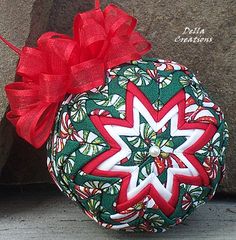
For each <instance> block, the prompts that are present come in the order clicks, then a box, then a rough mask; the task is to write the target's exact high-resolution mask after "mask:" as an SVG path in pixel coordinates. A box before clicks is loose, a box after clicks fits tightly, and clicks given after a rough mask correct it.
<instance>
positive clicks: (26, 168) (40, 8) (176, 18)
mask: <svg viewBox="0 0 236 240" xmlns="http://www.w3.org/2000/svg"><path fill="white" fill-rule="evenodd" d="M109 2H110V1H102V3H103V4H102V5H105V4H107V3H109ZM113 3H116V4H118V5H120V6H122V7H123V8H124V9H125V10H126V11H128V12H129V13H130V14H133V15H134V16H135V17H137V18H138V20H139V23H138V29H139V31H141V32H142V33H143V34H144V35H145V36H146V38H147V39H149V40H150V41H151V42H152V44H153V50H152V52H151V53H149V54H148V55H149V56H155V57H159V58H165V59H166V58H167V59H172V60H175V61H177V62H179V63H182V64H183V65H186V66H188V67H189V68H190V69H191V70H192V71H193V72H195V73H196V75H197V77H198V79H199V80H200V81H201V82H202V83H203V84H204V85H205V87H206V88H207V89H208V91H209V93H210V95H211V96H212V98H213V99H214V100H215V101H216V102H217V103H218V104H219V105H220V106H221V107H222V109H223V111H224V112H225V115H226V119H227V121H228V124H229V127H230V132H231V138H230V147H229V148H228V154H227V175H226V179H225V181H224V184H223V188H222V189H221V190H222V191H225V192H228V193H234V194H235V193H236V186H235V184H234V182H235V181H236V162H235V160H234V155H235V154H236V148H235V145H236V139H235V137H236V134H235V132H236V124H235V116H234V114H235V112H236V111H235V107H236V106H235V105H236V104H235V95H236V79H235V77H236V68H235V63H236V61H235V58H236V42H235V36H236V33H235V29H236V28H235V22H236V16H235V14H234V11H233V9H235V8H236V2H235V1H233V0H232V1H230V0H223V1H221V0H215V1H210V0H204V1H194V0H182V1H171V0H158V1H157V0H142V1H140V0H135V1H134V0H131V1H126V0H119V1H115V0H114V1H113ZM92 6H93V1H87V0H86V1H85V0H84V1H78V0H70V1H67V0H36V1H33V0H25V1H14V0H1V4H0V16H1V18H0V33H1V34H2V35H3V36H5V37H6V38H8V39H9V40H10V41H12V42H13V43H15V44H16V45H17V46H18V47H20V46H22V45H23V44H24V42H26V43H27V44H28V45H35V41H36V39H37V37H38V36H39V35H40V34H41V33H42V32H43V31H46V30H52V31H58V32H61V33H69V34H70V33H71V26H72V22H73V17H74V15H75V14H76V12H77V11H84V10H89V9H91V8H92ZM189 29H191V30H189ZM190 31H191V33H192V34H189V32H190ZM184 32H187V33H184ZM190 37H192V38H194V37H197V38H201V37H202V38H204V39H205V40H204V41H205V42H202V43H193V42H180V40H181V39H182V41H189V40H190V39H189V38H190ZM184 39H187V40H184ZM0 56H1V57H0V79H1V81H0V84H1V85H0V86H1V89H3V85H4V84H5V83H7V82H10V81H13V80H14V68H15V65H16V62H17V56H15V54H14V53H12V52H11V51H9V50H8V49H7V48H6V47H5V46H4V45H3V44H0ZM1 94H2V95H1V98H2V99H3V101H2V102H1V104H0V106H1V107H0V112H1V114H2V115H3V113H4V111H5V107H6V101H5V100H4V99H5V97H4V94H3V91H1ZM3 123H4V124H3ZM3 123H2V125H1V126H0V156H1V157H0V166H1V163H2V165H3V162H5V161H7V163H6V165H5V167H4V168H3V170H2V177H1V182H2V183H10V182H11V183H12V182H17V183H26V182H27V183H28V182H45V181H48V180H49V178H48V174H47V170H46V164H45V152H44V150H42V151H36V150H33V148H32V147H30V146H29V145H28V144H26V143H25V142H24V141H22V140H21V139H19V138H18V137H17V136H16V135H15V133H14V130H13V129H12V127H11V126H9V123H7V122H6V121H3ZM6 129H9V130H6ZM3 152H4V154H2V153H3Z"/></svg>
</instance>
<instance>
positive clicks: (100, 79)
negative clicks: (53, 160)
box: [6, 5, 151, 148]
mask: <svg viewBox="0 0 236 240" xmlns="http://www.w3.org/2000/svg"><path fill="white" fill-rule="evenodd" d="M135 26H136V19H135V18H133V17H132V16H129V15H128V14H127V13H126V12H124V11H123V10H121V9H119V8H118V7H117V6H115V5H109V6H107V7H106V8H105V9H104V11H102V10H101V9H100V8H97V9H94V10H91V11H89V12H85V13H82V14H78V15H77V16H76V17H75V21H74V37H72V38H71V37H69V36H67V35H63V34H58V33H55V32H48V33H45V34H43V35H42V36H41V37H40V38H39V39H38V41H37V47H36V48H30V47H24V48H23V49H22V51H21V53H20V60H19V64H18V67H17V74H18V75H20V76H21V77H22V81H21V82H15V83H12V84H9V85H7V86H6V93H7V97H8V99H9V103H10V108H11V110H10V112H8V114H7V118H8V119H9V120H10V121H11V122H12V123H13V124H14V125H15V126H16V130H17V133H18V134H19V135H20V136H21V137H22V138H24V139H25V140H26V141H28V142H29V143H31V144H32V145H33V146H34V147H36V148H39V147H41V146H42V145H43V144H44V143H45V142H46V140H47V138H48V136H49V134H50V131H51V129H52V126H53V123H54V120H55V116H56V113H57V111H58V107H59V104H60V102H61V101H62V100H63V98H64V97H65V95H66V94H68V93H69V94H78V93H82V92H85V91H88V90H91V89H92V88H95V87H98V86H100V85H103V84H104V78H105V70H106V69H109V68H112V67H114V66H116V65H119V64H121V63H124V62H127V61H130V60H136V59H139V58H140V57H141V56H142V55H143V54H145V53H146V52H147V51H149V50H150V48H151V45H150V43H149V42H147V41H146V40H145V39H144V38H143V37H142V36H141V35H140V34H139V33H138V32H136V31H134V29H135Z"/></svg>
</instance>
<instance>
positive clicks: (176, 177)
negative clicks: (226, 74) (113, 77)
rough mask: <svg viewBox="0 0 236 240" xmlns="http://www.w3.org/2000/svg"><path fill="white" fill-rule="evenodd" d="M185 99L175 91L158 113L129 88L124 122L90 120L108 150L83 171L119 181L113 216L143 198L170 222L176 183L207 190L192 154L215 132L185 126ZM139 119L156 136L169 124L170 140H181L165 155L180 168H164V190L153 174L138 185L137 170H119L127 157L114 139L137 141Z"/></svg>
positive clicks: (205, 124)
mask: <svg viewBox="0 0 236 240" xmlns="http://www.w3.org/2000/svg"><path fill="white" fill-rule="evenodd" d="M186 97H189V95H187V94H185V92H184V90H180V91H179V92H178V93H177V94H176V95H175V96H174V97H173V98H172V99H170V100H169V101H168V102H167V103H166V104H165V105H164V106H163V107H162V108H161V109H160V110H156V109H155V108H154V107H153V106H152V104H151V103H150V101H149V100H148V99H147V98H146V96H145V95H144V94H143V93H142V92H141V91H140V90H139V88H138V87H137V86H135V85H134V84H133V83H132V82H129V83H128V84H127V92H126V117H125V119H118V118H112V117H106V116H98V115H93V116H90V119H91V121H92V122H93V124H94V126H95V127H96V128H97V129H98V130H99V131H100V133H101V134H102V136H103V138H104V139H105V140H106V141H107V142H108V143H109V145H110V149H109V150H107V151H105V152H103V153H101V154H100V155H98V156H97V157H95V158H94V159H92V160H91V161H90V162H88V163H87V164H86V165H85V166H84V167H83V171H84V172H85V173H87V174H91V175H95V176H102V177H116V178H120V179H122V183H121V189H120V193H119V196H118V199H117V203H116V204H117V205H116V210H117V211H118V212H121V211H124V210H126V209H127V208H129V207H132V206H133V205H134V204H136V203H138V202H140V201H142V200H143V199H144V198H145V197H146V196H148V195H149V196H150V197H151V199H153V201H154V202H155V204H156V205H157V206H158V207H159V208H160V209H161V210H162V211H163V213H165V214H166V215H167V216H170V215H171V214H172V213H173V212H174V210H175V206H176V204H177V201H178V194H179V186H180V184H181V183H185V184H191V185H196V186H202V185H203V186H209V177H208V175H207V173H206V171H205V170H204V168H203V166H202V165H201V164H200V163H199V161H198V159H197V158H196V157H195V156H194V153H195V152H196V151H198V150H199V149H201V148H202V147H203V146H204V145H205V144H206V143H208V142H209V140H210V139H211V138H212V137H213V135H214V134H215V132H216V127H215V125H214V124H212V123H208V122H187V121H186V120H185V111H186ZM140 115H142V116H143V118H144V119H145V120H146V121H147V123H148V124H149V125H150V126H151V128H152V129H153V130H154V131H155V132H156V133H158V131H160V130H161V129H162V128H163V127H164V126H165V125H166V124H167V123H168V122H170V135H171V137H179V136H180V137H181V136H182V137H184V138H185V139H186V140H185V141H184V142H183V143H182V144H181V145H180V146H178V147H177V148H175V149H174V150H173V152H172V154H171V157H172V161H173V162H175V163H178V162H179V160H180V161H181V162H182V163H183V164H184V166H185V167H179V165H178V164H175V165H174V166H172V167H168V169H167V181H166V184H162V183H161V182H160V180H159V179H158V177H157V176H158V173H157V171H155V170H154V169H153V171H152V173H151V174H150V175H148V176H147V177H146V178H145V179H144V180H143V181H141V182H139V184H138V181H137V180H138V174H139V172H140V167H139V166H124V165H122V164H120V163H121V162H122V161H124V160H125V159H129V157H130V156H131V154H132V151H131V149H130V148H129V147H128V145H127V144H126V143H125V142H124V141H123V140H122V138H121V137H120V136H127V137H130V136H139V135H140Z"/></svg>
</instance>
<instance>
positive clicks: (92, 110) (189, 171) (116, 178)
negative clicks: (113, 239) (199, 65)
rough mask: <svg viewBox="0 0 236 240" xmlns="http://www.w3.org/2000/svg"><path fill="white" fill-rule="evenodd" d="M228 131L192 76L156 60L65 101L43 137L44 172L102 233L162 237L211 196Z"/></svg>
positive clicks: (118, 70)
mask: <svg viewBox="0 0 236 240" xmlns="http://www.w3.org/2000/svg"><path fill="white" fill-rule="evenodd" d="M227 139H228V130H227V125H226V122H225V120H224V116H223V114H222V112H221V110H220V108H219V107H218V106H217V105H216V104H214V103H213V102H212V100H211V98H210V97H209V96H208V94H207V93H206V91H205V90H204V89H203V87H202V85H201V84H200V83H199V81H198V80H197V79H196V77H195V75H194V74H192V73H191V72H189V71H188V69H187V68H186V67H184V66H182V65H179V64H177V63H176V62H172V61H165V60H159V59H141V60H138V61H132V62H128V63H125V64H122V65H120V66H117V67H115V68H112V69H109V70H107V72H106V78H105V84H104V85H103V86H101V87H98V88H94V89H92V90H90V91H87V92H85V93H82V94H77V95H69V96H67V97H66V99H65V100H64V102H63V103H62V104H61V107H60V110H59V112H58V115H57V117H56V122H55V126H54V130H53V131H52V134H51V137H50V139H49V141H48V169H49V172H50V174H51V176H52V178H53V179H54V181H55V182H56V184H57V185H58V187H59V188H60V189H61V191H63V192H64V193H65V194H66V195H67V196H68V197H69V198H71V199H72V200H73V201H75V202H78V203H79V206H81V207H82V209H83V210H84V212H85V213H86V214H87V215H88V216H89V217H90V218H92V219H93V220H95V221H96V222H97V223H98V224H100V225H101V226H103V227H106V228H111V229H117V230H127V231H150V232H163V231H165V230H166V229H167V228H169V227H171V226H174V225H176V224H178V223H180V222H182V221H183V220H184V219H185V218H186V217H187V216H188V215H189V214H190V213H191V212H193V211H194V210H195V209H196V208H197V207H199V206H200V205H202V204H204V203H205V202H206V201H208V200H209V199H211V198H212V196H213V195H214V193H215V191H216V188H217V186H218V184H219V182H220V181H221V179H222V177H223V175H224V152H225V148H226V145H227Z"/></svg>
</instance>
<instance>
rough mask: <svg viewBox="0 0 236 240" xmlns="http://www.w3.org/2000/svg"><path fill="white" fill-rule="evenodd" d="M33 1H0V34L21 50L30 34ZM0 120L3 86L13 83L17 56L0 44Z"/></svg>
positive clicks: (4, 103)
mask: <svg viewBox="0 0 236 240" xmlns="http://www.w3.org/2000/svg"><path fill="white" fill-rule="evenodd" d="M34 2H35V1H34V0H24V1H15V0H1V1H0V16H1V17H0V34H1V35H2V36H3V37H5V38H6V39H8V40H9V41H10V42H12V43H14V45H16V46H17V47H19V48H21V47H22V46H23V45H24V44H25V41H26V40H27V38H28V36H29V33H30V21H31V11H32V7H33V3H34ZM0 56H1V57H0V89H1V91H0V99H1V100H0V118H1V117H2V116H3V114H4V112H5V108H6V106H7V101H6V96H5V92H4V91H3V88H4V86H5V85H6V84H7V83H10V82H12V81H14V78H15V67H16V63H17V59H18V56H17V54H15V53H14V52H13V51H11V50H9V48H7V47H6V46H5V45H4V44H2V43H1V42H0Z"/></svg>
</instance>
